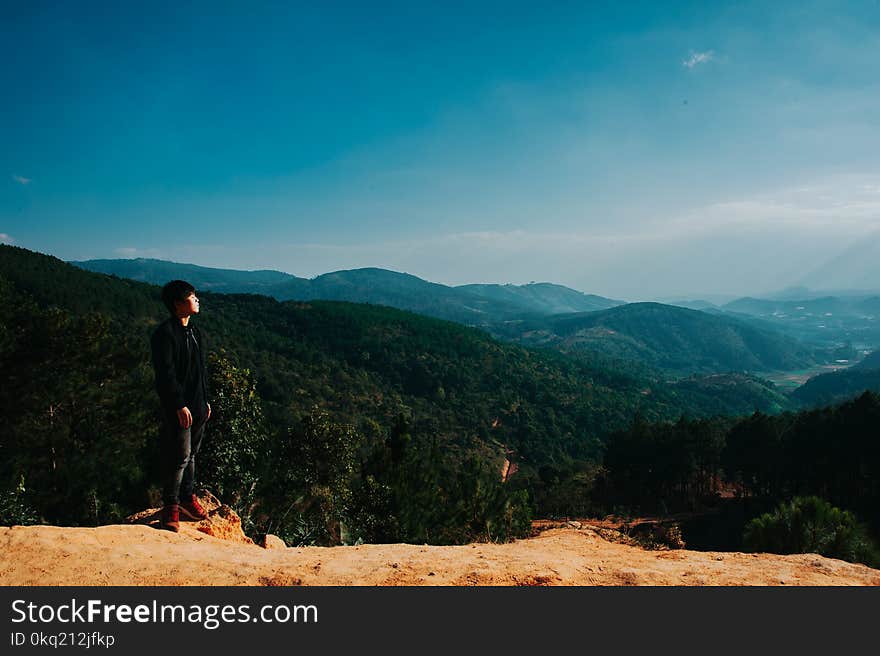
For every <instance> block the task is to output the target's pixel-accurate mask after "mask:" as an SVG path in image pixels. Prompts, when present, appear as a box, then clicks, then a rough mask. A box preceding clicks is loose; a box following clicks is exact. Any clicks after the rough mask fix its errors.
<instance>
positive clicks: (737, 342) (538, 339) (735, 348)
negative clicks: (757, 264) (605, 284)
mask: <svg viewBox="0 0 880 656" xmlns="http://www.w3.org/2000/svg"><path fill="white" fill-rule="evenodd" d="M495 329H496V330H498V331H499V334H503V335H505V336H507V337H509V338H514V339H517V340H518V341H521V342H522V343H523V344H526V345H530V346H538V345H541V346H553V347H555V348H559V349H561V350H563V351H566V352H580V351H584V350H589V351H600V352H602V353H604V354H606V355H608V356H611V357H615V358H618V359H621V360H636V361H639V362H642V363H643V364H645V365H647V366H649V367H655V368H659V369H664V370H671V371H674V372H677V373H692V372H701V373H719V372H727V371H743V370H749V371H769V370H775V369H783V370H784V369H798V368H803V367H805V366H808V365H809V364H812V363H814V362H815V360H814V356H813V354H812V353H811V351H810V350H809V349H807V348H805V347H804V346H802V345H801V344H800V343H798V342H797V341H795V340H794V339H792V338H790V337H787V336H785V335H782V334H781V333H777V332H775V331H773V330H767V329H763V328H757V327H755V326H752V325H750V324H747V323H745V322H743V321H740V320H738V319H734V318H732V317H727V316H719V315H713V314H709V313H706V312H701V311H698V310H690V309H687V308H682V307H676V306H671V305H663V304H660V303H628V304H626V305H621V306H618V307H614V308H611V309H608V310H602V311H598V312H583V313H571V314H562V315H557V316H551V317H541V318H535V319H533V320H527V321H523V322H511V323H510V324H509V325H508V326H506V327H505V326H496V327H495Z"/></svg>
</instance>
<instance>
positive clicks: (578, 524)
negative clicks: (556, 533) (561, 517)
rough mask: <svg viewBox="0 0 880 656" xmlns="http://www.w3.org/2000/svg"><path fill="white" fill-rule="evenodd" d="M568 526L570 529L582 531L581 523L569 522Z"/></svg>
mask: <svg viewBox="0 0 880 656" xmlns="http://www.w3.org/2000/svg"><path fill="white" fill-rule="evenodd" d="M566 526H568V527H569V528H576V529H577V530H581V523H580V522H567V523H566Z"/></svg>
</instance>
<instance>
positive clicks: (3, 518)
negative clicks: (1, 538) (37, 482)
mask: <svg viewBox="0 0 880 656" xmlns="http://www.w3.org/2000/svg"><path fill="white" fill-rule="evenodd" d="M26 492H27V490H26V489H25V486H24V476H22V477H21V478H20V479H19V481H18V484H17V485H16V486H15V487H13V488H12V489H9V490H5V491H0V525H2V526H13V525H18V526H27V525H29V524H38V523H39V521H40V518H39V516H38V515H37V512H36V511H35V510H34V509H33V508H32V507H31V506H30V504H29V503H28V499H27V495H26Z"/></svg>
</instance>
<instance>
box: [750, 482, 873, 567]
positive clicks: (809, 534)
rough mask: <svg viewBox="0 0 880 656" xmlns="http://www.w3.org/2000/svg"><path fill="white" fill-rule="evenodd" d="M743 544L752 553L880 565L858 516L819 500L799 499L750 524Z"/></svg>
mask: <svg viewBox="0 0 880 656" xmlns="http://www.w3.org/2000/svg"><path fill="white" fill-rule="evenodd" d="M743 542H744V544H745V546H746V548H747V549H748V550H749V551H769V552H771V553H780V554H790V553H817V554H821V555H823V556H829V557H831V558H840V559H843V560H848V561H850V562H859V563H865V564H867V565H870V566H872V567H876V566H878V565H880V552H878V550H877V548H876V546H875V545H874V544H873V543H872V542H871V539H870V537H869V536H868V533H867V531H866V529H865V528H864V527H863V526H862V525H861V524H860V523H859V522H858V521H857V519H856V517H855V515H853V514H852V513H851V512H849V511H846V510H841V509H840V508H835V507H834V506H832V505H831V504H830V503H828V502H827V501H824V500H822V499H820V498H819V497H815V496H809V497H795V498H794V499H792V500H791V501H789V502H787V503H783V504H781V505H780V506H779V507H778V508H777V509H776V510H775V511H773V512H772V513H766V514H764V515H761V516H760V517H756V518H755V519H753V520H752V521H750V522H749V523H748V524H747V525H746V528H745V532H744V535H743Z"/></svg>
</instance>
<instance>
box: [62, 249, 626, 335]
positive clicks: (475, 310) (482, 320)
mask: <svg viewBox="0 0 880 656" xmlns="http://www.w3.org/2000/svg"><path fill="white" fill-rule="evenodd" d="M71 264H75V265H76V266H78V267H81V268H84V269H87V270H89V271H95V272H99V273H107V274H111V275H116V276H119V277H122V278H130V279H132V280H138V281H141V282H149V283H153V284H164V283H165V282H167V281H168V280H172V279H174V278H183V279H184V280H187V281H189V282H190V283H192V284H193V285H194V286H195V287H196V288H197V289H199V290H203V291H215V292H223V293H255V294H265V295H266V296H271V297H273V298H276V299H278V300H281V301H285V300H318V299H320V300H329V301H350V302H353V303H373V304H377V305H388V306H391V307H396V308H398V309H402V310H409V311H411V312H418V313H419V314H425V315H428V316H432V317H437V318H440V319H447V320H449V321H456V322H458V323H464V324H466V325H475V326H488V325H490V324H492V323H494V322H497V321H504V320H507V319H510V318H512V317H519V316H521V315H524V314H552V313H557V312H585V311H590V310H599V309H605V308H609V307H613V306H615V305H619V304H620V301H613V300H610V299H607V298H603V297H601V296H596V295H591V294H583V293H582V292H579V291H575V290H573V289H569V288H568V287H563V286H561V285H553V284H549V283H532V284H528V285H462V286H459V287H449V286H447V285H441V284H438V283H433V282H428V281H426V280H422V279H421V278H418V277H416V276H413V275H410V274H407V273H399V272H396V271H388V270H386V269H378V268H364V269H352V270H346V271H335V272H333V273H326V274H323V275H321V276H318V277H316V278H313V279H306V278H298V277H296V276H292V275H290V274H286V273H281V272H280V271H235V270H231V269H214V268H210V267H201V266H196V265H192V264H178V263H176V262H166V261H163V260H154V259H143V258H139V259H130V260H88V261H84V262H72V263H71Z"/></svg>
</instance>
